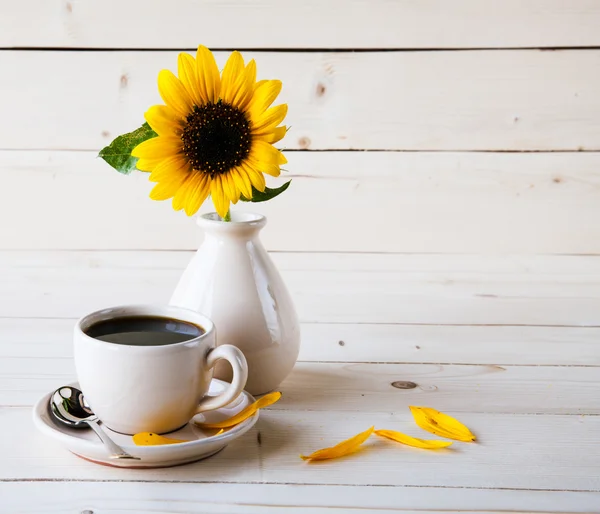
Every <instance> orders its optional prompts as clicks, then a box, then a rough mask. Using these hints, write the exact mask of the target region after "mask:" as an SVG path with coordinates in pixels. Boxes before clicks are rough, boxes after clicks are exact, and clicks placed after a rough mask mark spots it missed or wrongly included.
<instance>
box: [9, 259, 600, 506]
mask: <svg viewBox="0 0 600 514" xmlns="http://www.w3.org/2000/svg"><path fill="white" fill-rule="evenodd" d="M189 256H190V254H189V253H188V252H150V251H146V252H115V251H109V252H67V251H62V252H39V251H36V252H20V251H14V252H4V253H2V254H0V281H1V282H0V283H1V284H2V287H1V288H0V295H1V296H0V307H1V309H2V310H1V312H0V314H1V316H2V317H1V318H0V356H1V359H0V420H1V424H0V511H1V512H3V513H11V514H12V513H36V514H38V513H40V512H56V513H66V512H73V513H81V514H83V513H85V514H91V513H95V514H99V513H106V512H128V513H131V512H139V513H148V512H176V513H187V512H202V513H204V512H206V513H225V512H226V513H257V514H263V513H270V512H282V511H284V510H285V508H286V507H295V508H294V509H289V510H290V512H310V513H327V514H333V513H346V512H354V510H357V511H361V512H377V513H381V512H420V513H422V512H449V511H452V512H454V511H468V512H506V511H509V512H600V417H599V416H598V415H599V414H600V326H599V325H600V323H599V321H600V258H599V257H587V256H545V257H535V256H532V257H513V256H505V257H473V256H460V255H392V254H389V255H384V254H354V255H345V254H337V255H336V254H300V253H299V254H289V253H288V254H275V255H274V258H275V260H276V263H277V265H278V266H279V268H280V269H281V270H282V273H283V275H284V278H285V280H286V281H287V283H288V284H289V286H290V289H291V291H292V294H293V296H294V298H295V300H296V303H297V307H298V311H299V313H300V317H301V320H302V323H303V327H302V328H303V348H302V351H301V358H300V362H298V364H297V367H296V368H295V370H294V372H293V373H292V375H291V376H290V377H289V378H288V379H287V380H286V381H285V383H284V384H283V385H282V386H281V390H282V391H283V394H284V396H283V399H282V400H281V401H280V402H279V403H278V404H276V405H274V406H273V407H272V408H269V409H268V410H265V411H263V413H262V414H261V419H260V420H259V422H258V424H257V426H256V427H255V428H254V429H253V430H252V431H251V432H250V433H248V434H247V435H246V436H245V437H243V438H241V439H240V440H238V441H237V442H236V443H235V444H232V445H230V446H229V447H228V448H226V449H225V450H224V451H223V452H221V453H220V454H218V455H217V456H215V457H213V458H211V459H209V460H206V461H204V462H199V463H195V464H191V465H187V466H182V467H176V468H170V469H157V470H120V469H112V468H108V467H103V466H97V465H94V464H91V463H89V462H86V461H83V460H81V459H79V458H77V457H75V456H73V455H71V454H69V453H68V452H67V451H65V450H64V449H63V448H61V447H59V446H56V445H55V444H54V442H52V441H50V440H48V439H46V438H45V437H43V436H42V435H40V434H38V433H37V432H36V430H35V428H34V426H33V424H32V421H31V406H32V404H33V403H34V402H35V401H36V400H37V399H38V398H39V397H40V396H41V395H42V394H44V393H45V392H47V391H49V390H51V389H53V388H54V387H56V386H58V385H60V384H63V383H66V382H68V381H71V380H73V378H74V368H73V362H72V350H71V329H72V326H73V323H74V320H75V318H76V317H78V316H80V315H81V314H83V313H85V312H88V311H90V310H92V309H96V308H99V307H102V306H107V305H112V304H119V303H130V302H140V301H144V302H161V301H163V302H164V300H165V298H168V295H169V292H170V291H171V289H172V287H173V286H174V284H175V282H176V280H177V278H178V275H179V273H180V272H181V270H182V269H183V267H184V265H185V264H186V262H187V260H188V259H189ZM397 381H400V382H403V383H405V386H406V387H407V388H396V387H393V386H392V385H391V384H392V383H393V382H397ZM410 383H413V384H410ZM401 385H402V384H401ZM413 385H414V387H413ZM414 404H416V405H426V406H431V407H434V408H437V409H439V410H442V411H445V412H447V413H449V414H452V415H454V416H456V417H457V418H458V419H460V420H461V421H463V422H464V423H465V424H467V425H468V426H469V427H470V428H471V429H472V430H473V431H474V432H475V433H476V434H477V435H478V437H479V440H478V442H477V443H476V444H461V443H456V444H455V445H453V446H452V449H451V450H448V451H441V452H430V451H424V450H417V449H412V448H409V447H405V446H401V445H398V444H394V443H392V442H389V441H383V440H378V439H376V438H373V439H372V440H370V441H369V442H368V443H367V445H366V447H365V448H364V449H363V450H362V451H360V452H359V453H357V454H355V455H353V456H350V457H348V458H345V459H343V460H338V461H331V462H323V463H320V464H313V465H311V464H307V463H305V462H303V461H301V460H300V458H299V454H300V453H305V452H310V451H312V450H315V449H318V448H321V447H324V446H329V445H331V444H333V443H336V442H338V441H340V440H342V439H344V438H346V437H349V436H351V435H354V434H355V433H357V432H359V431H362V430H364V429H366V428H368V427H369V426H371V425H375V426H376V427H378V428H388V429H397V430H401V431H404V432H406V433H409V434H411V435H415V436H424V435H425V436H426V435H427V434H426V433H424V432H422V431H420V430H419V429H418V428H417V427H416V426H415V425H414V423H413V422H412V418H411V416H410V413H409V411H408V406H409V405H414ZM286 512H287V510H286Z"/></svg>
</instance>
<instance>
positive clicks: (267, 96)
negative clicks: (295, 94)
mask: <svg viewBox="0 0 600 514" xmlns="http://www.w3.org/2000/svg"><path fill="white" fill-rule="evenodd" d="M281 87H282V83H281V80H262V81H260V82H259V83H257V84H256V87H255V88H254V95H253V96H252V100H251V101H250V104H249V105H248V111H249V112H250V116H251V118H252V119H258V118H259V117H260V116H261V115H262V114H263V113H264V112H265V111H266V110H267V109H268V108H269V107H270V106H271V104H272V103H273V102H274V101H275V99H276V98H277V96H278V95H279V93H280V92H281Z"/></svg>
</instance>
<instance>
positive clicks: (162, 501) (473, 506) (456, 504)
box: [0, 463, 600, 514]
mask: <svg viewBox="0 0 600 514" xmlns="http://www.w3.org/2000/svg"><path fill="white" fill-rule="evenodd" d="M207 464H208V463H207ZM209 465H210V464H209ZM353 465H354V464H353ZM0 496H1V497H2V499H3V504H4V505H5V506H6V509H7V510H10V512H11V513H13V514H14V513H19V514H39V513H40V509H41V508H43V512H45V513H54V512H56V513H60V514H63V513H65V512H78V513H79V512H84V511H85V510H86V509H88V510H92V511H94V512H97V513H105V512H111V513H113V514H117V513H121V512H123V513H125V512H127V513H135V512H139V513H143V514H147V513H148V512H170V513H177V514H179V513H181V514H189V513H190V512H202V513H207V514H208V513H211V514H212V513H225V512H226V513H236V514H237V513H240V514H241V513H243V514H247V513H252V514H263V513H271V512H273V513H280V512H282V510H283V509H293V511H294V512H310V513H311V514H320V513H323V514H338V513H339V514H346V513H347V512H349V511H352V512H354V511H355V510H356V511H359V512H364V510H363V509H365V510H368V512H377V513H383V514H385V513H391V512H403V513H406V514H408V513H412V512H414V513H415V514H417V513H418V514H428V513H432V512H443V513H447V512H449V511H460V512H469V513H471V514H475V513H481V514H483V513H485V514H490V513H491V512H498V513H499V512H521V513H522V512H535V513H537V514H540V513H544V512H557V513H566V512H573V513H574V512H578V513H586V514H589V513H590V512H592V511H593V510H594V509H597V507H598V504H599V503H600V494H599V493H593V492H591V493H590V492H569V491H518V490H513V491H507V490H489V489H454V488H436V487H433V488H421V487H404V486H398V487H378V486H374V485H371V486H368V487H356V486H335V487H331V486H318V485H297V484H295V485H275V484H210V485H207V486H204V487H203V486H199V485H198V484H195V483H161V482H159V483H151V484H150V483H146V482H125V483H123V482H108V483H107V482H76V483H73V482H0ZM492 509H493V510H492Z"/></svg>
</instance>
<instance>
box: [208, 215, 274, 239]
mask: <svg viewBox="0 0 600 514" xmlns="http://www.w3.org/2000/svg"><path fill="white" fill-rule="evenodd" d="M197 221H198V225H199V226H200V228H202V229H203V230H204V232H205V234H206V235H210V236H213V237H217V238H219V239H221V238H227V239H228V238H232V239H240V238H241V239H252V238H253V237H255V236H257V235H258V233H259V232H260V231H261V229H262V228H263V227H264V226H265V225H266V223H267V219H266V218H265V217H264V216H263V215H262V214H254V213H250V212H232V213H231V221H223V220H222V219H221V218H220V216H219V215H218V214H217V213H216V212H211V213H209V214H203V215H201V216H199V217H198V218H197Z"/></svg>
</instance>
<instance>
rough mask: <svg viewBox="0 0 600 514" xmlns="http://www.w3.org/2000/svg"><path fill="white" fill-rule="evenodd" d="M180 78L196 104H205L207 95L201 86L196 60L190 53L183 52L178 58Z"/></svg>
mask: <svg viewBox="0 0 600 514" xmlns="http://www.w3.org/2000/svg"><path fill="white" fill-rule="evenodd" d="M177 73H178V75H179V80H181V83H182V84H183V86H184V87H185V89H186V90H187V92H188V94H189V96H190V98H191V100H192V103H193V104H194V105H204V104H205V103H206V96H205V94H203V91H202V90H201V88H200V84H199V81H198V71H197V68H196V60H195V59H194V58H193V57H192V56H191V55H190V54H188V53H185V52H182V53H180V54H179V57H178V59H177Z"/></svg>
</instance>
